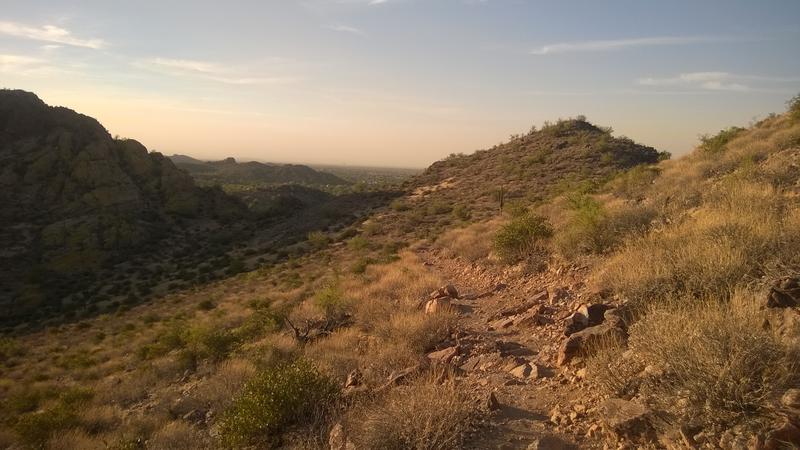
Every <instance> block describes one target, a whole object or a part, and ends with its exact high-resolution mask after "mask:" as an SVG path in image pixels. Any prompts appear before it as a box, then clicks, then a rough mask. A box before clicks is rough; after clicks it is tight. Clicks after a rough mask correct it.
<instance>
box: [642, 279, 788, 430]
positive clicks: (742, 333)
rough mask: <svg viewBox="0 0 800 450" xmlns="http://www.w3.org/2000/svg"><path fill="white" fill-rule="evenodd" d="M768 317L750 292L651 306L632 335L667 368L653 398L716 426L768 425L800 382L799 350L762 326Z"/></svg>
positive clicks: (653, 362)
mask: <svg viewBox="0 0 800 450" xmlns="http://www.w3.org/2000/svg"><path fill="white" fill-rule="evenodd" d="M764 320H765V315H764V313H763V311H761V310H759V308H758V301H757V300H756V299H755V298H754V296H753V294H751V293H737V294H736V295H735V296H734V297H733V299H732V300H731V301H730V302H727V303H719V302H712V301H705V302H701V303H699V304H698V303H691V304H686V303H684V304H674V305H671V306H668V307H660V308H657V309H655V310H653V311H651V312H650V313H649V314H647V315H646V316H645V317H644V318H643V319H642V320H640V321H639V322H638V323H636V324H635V325H634V326H633V327H632V329H631V337H630V348H631V350H632V351H633V352H634V353H635V354H636V355H637V356H638V357H640V358H641V359H642V361H643V362H644V364H646V365H650V366H654V367H656V368H658V369H660V370H661V371H662V373H663V375H662V376H661V377H660V382H659V383H653V384H652V385H651V387H650V392H648V394H649V397H650V399H651V400H652V401H655V402H659V403H660V406H661V408H663V409H664V410H666V411H669V412H671V413H673V414H674V415H675V416H677V417H679V418H681V419H682V420H683V421H688V420H689V419H693V420H701V421H702V422H703V423H704V424H706V425H712V426H715V427H716V429H717V430H721V429H725V428H726V427H730V426H732V425H744V426H748V427H752V428H754V429H758V428H759V427H760V426H764V425H766V424H768V423H769V422H770V421H771V420H772V419H774V417H775V413H776V405H777V403H778V399H779V398H780V396H781V395H782V394H783V393H784V392H785V391H786V389H788V388H789V387H793V386H795V385H796V383H797V382H798V380H800V377H798V361H800V360H798V356H800V348H792V347H788V346H787V345H786V344H785V343H784V342H783V341H781V339H780V337H779V336H777V335H776V334H774V333H773V332H772V331H770V330H765V329H763V327H762V325H763V323H764ZM676 397H677V398H676Z"/></svg>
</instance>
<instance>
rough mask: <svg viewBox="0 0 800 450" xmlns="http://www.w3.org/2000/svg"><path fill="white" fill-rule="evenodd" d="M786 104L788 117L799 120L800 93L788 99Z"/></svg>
mask: <svg viewBox="0 0 800 450" xmlns="http://www.w3.org/2000/svg"><path fill="white" fill-rule="evenodd" d="M788 105H789V117H791V118H792V119H793V120H800V94H797V95H795V96H794V97H792V99H791V100H789V102H788Z"/></svg>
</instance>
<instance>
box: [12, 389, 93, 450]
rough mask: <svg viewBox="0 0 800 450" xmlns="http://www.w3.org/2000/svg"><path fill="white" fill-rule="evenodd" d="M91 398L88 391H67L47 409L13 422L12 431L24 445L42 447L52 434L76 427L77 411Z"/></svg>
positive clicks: (90, 393)
mask: <svg viewBox="0 0 800 450" xmlns="http://www.w3.org/2000/svg"><path fill="white" fill-rule="evenodd" d="M91 397H92V392H91V391H89V390H86V389H79V388H70V389H67V390H65V391H63V392H61V394H60V395H59V396H58V399H57V400H56V401H55V402H54V403H53V404H52V405H50V406H48V407H47V408H45V409H43V410H39V411H34V412H29V413H27V414H23V415H20V416H19V417H18V418H17V419H16V421H15V422H14V425H13V428H14V431H15V432H16V433H17V434H18V435H19V437H20V439H21V440H22V442H24V443H25V444H27V445H29V446H31V447H35V448H40V447H43V446H44V445H45V443H47V441H48V439H50V436H52V435H53V434H54V433H56V432H58V431H60V430H64V429H67V428H71V427H74V426H76V425H78V423H79V411H80V410H81V408H82V406H83V405H84V404H85V403H86V402H87V401H89V399H90V398H91Z"/></svg>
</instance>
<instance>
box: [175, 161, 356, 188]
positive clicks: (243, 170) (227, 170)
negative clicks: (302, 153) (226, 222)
mask: <svg viewBox="0 0 800 450" xmlns="http://www.w3.org/2000/svg"><path fill="white" fill-rule="evenodd" d="M170 159H171V160H172V162H173V163H175V165H176V166H178V167H179V168H181V169H183V170H185V171H186V172H188V173H189V174H190V175H192V177H194V178H195V179H196V180H197V181H198V182H201V183H202V184H266V185H269V184H303V185H308V186H343V185H347V184H350V182H349V181H346V180H343V179H342V178H339V177H337V176H336V175H333V174H331V173H327V172H321V171H317V170H314V169H312V168H311V167H308V166H304V165H300V164H265V163H260V162H256V161H249V162H242V163H240V162H237V161H236V160H235V159H233V158H226V159H224V160H222V161H201V160H199V159H195V158H192V157H190V156H186V155H172V156H170Z"/></svg>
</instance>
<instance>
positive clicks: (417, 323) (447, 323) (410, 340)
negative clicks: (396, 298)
mask: <svg viewBox="0 0 800 450" xmlns="http://www.w3.org/2000/svg"><path fill="white" fill-rule="evenodd" d="M455 320H456V316H455V313H454V312H451V311H442V312H437V313H436V314H425V313H423V312H422V311H408V312H398V313H395V314H393V315H392V316H391V317H390V318H389V321H388V322H386V323H384V324H381V325H380V329H379V330H378V334H379V335H381V336H383V337H385V339H386V341H388V342H400V343H403V344H404V345H407V346H408V347H409V348H410V349H411V350H413V351H415V352H417V353H423V352H425V351H428V350H431V349H432V348H433V347H434V346H435V345H436V344H438V343H440V342H442V341H443V340H444V339H445V338H447V337H448V336H449V335H450V331H451V330H452V327H453V325H454V323H455Z"/></svg>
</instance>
